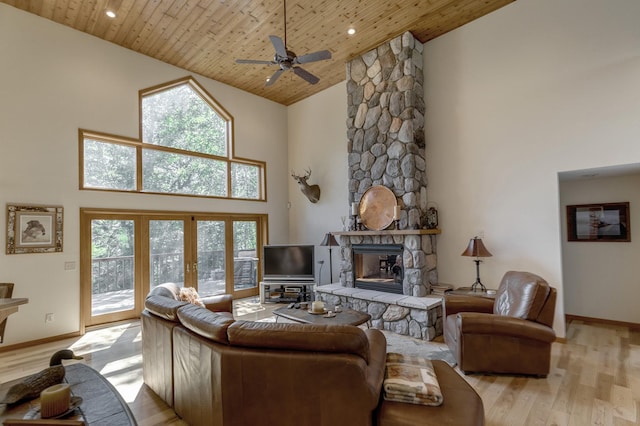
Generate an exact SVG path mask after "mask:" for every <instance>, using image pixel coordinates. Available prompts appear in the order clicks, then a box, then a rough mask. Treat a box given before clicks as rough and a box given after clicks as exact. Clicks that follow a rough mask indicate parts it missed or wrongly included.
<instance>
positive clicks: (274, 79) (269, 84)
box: [264, 69, 284, 87]
mask: <svg viewBox="0 0 640 426" xmlns="http://www.w3.org/2000/svg"><path fill="white" fill-rule="evenodd" d="M283 72H284V70H283V69H279V70H278V71H276V72H274V73H273V75H272V76H271V77H269V81H267V83H266V84H265V85H264V86H265V87H267V86H271V85H272V84H273V83H275V82H276V80H277V79H278V77H280V74H282V73H283Z"/></svg>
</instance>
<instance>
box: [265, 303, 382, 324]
mask: <svg viewBox="0 0 640 426" xmlns="http://www.w3.org/2000/svg"><path fill="white" fill-rule="evenodd" d="M334 313H335V314H336V316H335V317H332V318H327V317H326V314H311V313H309V312H308V311H307V310H306V309H302V308H298V309H296V308H289V307H287V306H283V307H282V308H278V309H276V310H274V311H273V314H274V315H275V316H276V322H277V321H278V318H280V317H282V318H286V319H288V320H291V321H295V322H300V323H304V324H340V325H360V324H364V323H365V322H369V321H370V320H371V315H369V314H365V313H363V312H358V311H354V310H353V309H342V310H341V311H340V312H334Z"/></svg>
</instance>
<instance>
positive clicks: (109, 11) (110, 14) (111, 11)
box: [104, 9, 116, 18]
mask: <svg viewBox="0 0 640 426" xmlns="http://www.w3.org/2000/svg"><path fill="white" fill-rule="evenodd" d="M104 13H105V14H106V15H107V16H108V17H109V18H115V17H116V13H115V12H114V11H113V10H111V9H107V10H106V11H105V12H104Z"/></svg>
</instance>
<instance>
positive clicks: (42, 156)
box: [0, 4, 330, 345]
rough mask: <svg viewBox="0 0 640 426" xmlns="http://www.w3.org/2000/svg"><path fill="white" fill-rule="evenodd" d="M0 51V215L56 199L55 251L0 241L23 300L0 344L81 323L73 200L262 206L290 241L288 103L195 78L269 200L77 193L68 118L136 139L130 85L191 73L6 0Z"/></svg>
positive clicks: (165, 206)
mask: <svg viewBox="0 0 640 426" xmlns="http://www.w3.org/2000/svg"><path fill="white" fill-rule="evenodd" d="M0 58H2V59H1V60H0V129H1V132H0V143H1V145H0V205H1V206H2V208H1V209H0V212H1V213H0V223H5V221H6V209H5V207H4V205H6V203H26V204H28V203H34V204H50V205H62V206H64V252H63V253H48V254H20V255H6V254H4V252H5V250H4V249H3V250H2V251H1V252H2V254H0V271H1V272H0V281H2V282H14V283H15V284H16V287H15V289H14V295H15V297H28V298H29V304H28V305H24V306H22V307H20V310H19V312H18V313H16V314H13V315H12V316H11V317H10V318H9V322H8V326H7V331H6V336H5V339H6V340H5V344H9V345H10V344H15V343H20V342H24V341H29V340H35V339H41V338H45V337H50V336H56V335H60V334H65V333H71V332H75V331H77V330H78V329H79V318H80V306H79V297H80V296H79V291H80V290H79V289H80V283H79V271H78V270H76V271H65V270H64V262H65V261H75V262H76V264H77V263H78V262H79V222H78V221H79V209H80V207H110V208H127V209H141V210H152V209H161V210H180V211H185V210H186V211H201V212H243V213H244V212H246V213H268V214H269V235H270V237H271V238H272V239H273V240H278V241H286V240H287V239H288V232H289V229H288V217H287V210H286V203H287V200H288V194H287V192H286V191H282V188H286V187H287V184H288V183H289V182H288V181H289V179H290V178H289V175H288V173H287V170H288V160H287V155H288V154H287V127H286V126H287V109H286V107H284V106H282V105H279V104H276V103H273V102H270V101H267V100H265V99H263V98H260V97H257V96H254V95H251V94H248V93H246V92H243V91H240V90H237V89H235V88H232V87H230V86H227V85H224V84H221V83H219V82H216V81H213V80H210V79H206V78H203V77H200V76H197V75H195V76H194V77H195V78H196V79H197V80H198V82H199V83H200V84H201V85H202V86H203V87H204V88H205V89H207V91H209V93H211V95H212V96H213V97H214V98H215V99H216V100H217V101H218V102H219V103H220V104H222V105H223V106H224V107H225V108H226V109H227V111H229V113H231V114H232V115H233V116H234V118H235V132H236V134H235V152H236V155H238V156H241V157H246V158H254V159H258V160H264V161H266V162H267V183H268V188H267V195H268V202H267V203H264V202H246V201H244V202H241V201H229V200H211V199H191V198H185V197H171V196H157V195H132V194H118V193H104V192H91V191H79V190H78V128H85V129H90V130H94V131H98V132H106V133H112V134H117V135H122V136H127V137H132V138H137V137H138V91H139V90H140V89H144V88H147V87H151V86H154V85H157V84H160V83H163V82H166V81H170V80H173V79H176V78H181V77H184V76H187V75H189V73H188V72H187V71H185V70H183V69H179V68H176V67H173V66H170V65H167V64H165V63H162V62H159V61H156V60H153V59H150V58H148V57H146V56H143V55H140V54H137V53H134V52H132V51H130V50H127V49H124V48H121V47H118V46H116V45H114V44H111V43H108V42H105V41H102V40H100V39H98V38H95V37H91V36H88V35H86V34H83V33H81V32H78V31H75V30H72V29H69V28H67V27H64V26H62V25H58V24H55V23H53V22H51V21H48V20H45V19H42V18H39V17H37V16H35V15H31V14H28V13H25V12H22V11H20V10H18V9H15V8H12V7H10V6H7V5H5V4H0ZM228 60H229V61H232V60H233V59H232V58H228ZM329 192H330V191H329ZM0 244H1V245H2V246H6V234H5V231H4V230H3V231H2V232H0ZM46 312H54V313H55V318H56V320H55V322H54V323H50V324H46V325H45V323H44V315H45V313H46Z"/></svg>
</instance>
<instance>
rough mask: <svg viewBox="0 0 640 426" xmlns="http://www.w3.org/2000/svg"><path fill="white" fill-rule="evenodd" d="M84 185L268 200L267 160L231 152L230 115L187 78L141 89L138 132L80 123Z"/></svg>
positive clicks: (89, 187) (192, 80)
mask: <svg viewBox="0 0 640 426" xmlns="http://www.w3.org/2000/svg"><path fill="white" fill-rule="evenodd" d="M80 144H81V147H80V152H81V162H80V163H81V164H80V167H81V185H80V187H81V188H82V189H92V190H112V191H129V192H145V193H155V194H172V195H176V194H179V195H190V196H202V197H218V198H234V199H248V200H265V199H266V195H265V185H264V174H265V163H264V162H261V161H256V160H249V159H244V158H234V157H233V117H232V116H231V115H230V114H229V113H228V112H227V111H226V110H225V109H224V108H223V107H222V106H221V105H220V104H218V103H217V102H216V101H215V100H214V99H213V97H211V96H210V95H209V94H208V93H207V92H206V91H205V90H204V89H203V88H202V87H201V86H200V85H199V84H197V82H196V81H195V80H194V79H192V78H190V77H187V78H184V79H180V80H176V81H173V82H169V83H166V84H163V85H160V86H156V87H152V88H149V89H144V90H141V91H140V138H139V140H133V139H128V138H123V137H118V136H113V135H108V134H103V133H98V132H93V131H89V130H82V129H81V130H80Z"/></svg>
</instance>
